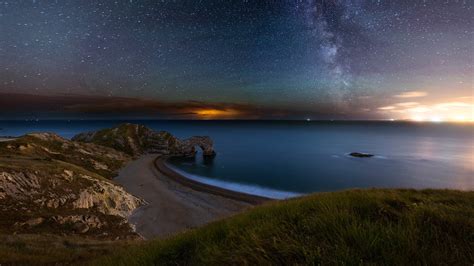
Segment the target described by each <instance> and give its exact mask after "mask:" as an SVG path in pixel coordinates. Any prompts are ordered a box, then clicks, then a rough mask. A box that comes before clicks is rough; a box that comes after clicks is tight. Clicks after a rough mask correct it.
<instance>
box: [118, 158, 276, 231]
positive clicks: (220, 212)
mask: <svg viewBox="0 0 474 266" xmlns="http://www.w3.org/2000/svg"><path fill="white" fill-rule="evenodd" d="M163 159H164V158H163V157H157V155H156V154H148V155H144V156H141V157H140V158H138V159H136V160H133V161H131V162H129V163H128V164H127V165H126V166H124V167H123V168H122V169H121V170H120V171H119V173H118V175H117V176H116V177H115V178H114V179H113V181H114V182H116V183H117V184H119V185H121V186H122V187H123V188H124V189H125V190H126V191H127V192H129V193H130V194H132V195H134V196H136V197H138V198H140V199H142V200H144V201H145V202H146V204H145V205H142V206H140V207H139V208H137V209H135V210H134V211H133V213H132V214H131V215H130V216H129V217H128V218H127V219H128V221H129V223H130V224H132V225H133V226H134V227H135V232H137V233H138V234H139V235H141V236H142V237H143V238H144V239H152V238H166V237H170V236H173V235H176V234H178V233H180V232H183V231H186V230H189V229H193V228H197V227H201V226H203V225H206V224H208V223H210V222H214V221H217V220H220V219H223V218H226V217H229V216H233V215H235V214H238V213H241V212H243V211H245V210H246V209H249V208H252V207H254V206H255V205H258V204H262V203H264V202H266V201H268V200H269V199H266V198H262V197H259V196H253V195H247V194H244V193H239V192H234V191H229V190H226V189H221V188H218V187H213V186H210V185H206V184H201V183H199V182H196V181H193V180H189V179H188V178H185V177H183V176H181V175H179V174H178V173H174V171H172V170H171V169H169V168H167V167H166V166H165V164H164V161H163ZM158 166H160V169H158Z"/></svg>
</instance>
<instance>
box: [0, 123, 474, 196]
mask: <svg viewBox="0 0 474 266" xmlns="http://www.w3.org/2000/svg"><path fill="white" fill-rule="evenodd" d="M122 122H126V121H118V120H104V121H100V120H92V121H2V122H0V127H1V128H3V130H2V131H0V132H1V133H0V135H13V136H18V135H22V134H25V133H27V132H30V131H39V132H44V131H51V132H57V133H58V134H59V135H61V136H63V137H66V138H71V137H72V136H74V135H75V134H77V133H79V132H82V131H88V130H97V129H101V128H107V127H112V126H115V125H117V124H119V123H122ZM129 122H132V123H137V124H144V125H146V126H148V127H150V128H152V129H155V130H166V131H169V132H171V133H172V134H174V135H175V136H177V137H179V138H182V139H184V138H187V137H189V136H192V135H205V136H211V137H212V139H213V141H214V147H215V150H216V152H217V156H216V157H215V158H214V159H213V160H205V159H204V158H203V157H202V156H201V155H200V154H198V155H197V156H196V157H195V158H192V159H180V158H178V159H171V160H170V161H169V165H170V167H172V168H173V169H174V170H175V171H176V172H179V173H181V174H182V175H185V176H186V177H188V178H190V179H193V180H197V181H199V182H203V183H206V184H210V185H214V186H220V187H224V188H227V189H231V190H238V191H240V192H244V193H250V194H256V195H260V196H264V197H270V198H287V197H294V196H298V195H303V194H308V193H311V192H324V191H337V190H343V189H351V188H372V187H377V188H417V189H422V188H452V189H461V190H471V189H474V178H473V176H474V166H473V165H474V157H473V156H472V154H474V140H473V139H472V135H473V134H474V125H473V124H472V123H471V124H449V123H447V124H446V123H440V124H438V123H408V122H370V121H365V122H364V121H360V122H350V121H345V122H344V121H339V122H336V121H333V122H331V121H322V122H318V121H315V122H306V121H153V120H136V121H129ZM198 151H199V149H198ZM351 152H362V153H370V154H374V157H371V158H355V157H352V156H349V153H351ZM380 173H383V175H381V174H380Z"/></svg>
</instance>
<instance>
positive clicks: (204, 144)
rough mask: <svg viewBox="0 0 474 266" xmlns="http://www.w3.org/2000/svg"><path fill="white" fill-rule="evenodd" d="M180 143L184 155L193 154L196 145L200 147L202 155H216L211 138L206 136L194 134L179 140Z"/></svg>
mask: <svg viewBox="0 0 474 266" xmlns="http://www.w3.org/2000/svg"><path fill="white" fill-rule="evenodd" d="M180 144H181V151H182V153H183V155H184V156H189V155H191V156H194V154H195V153H196V146H198V147H200V148H201V149H202V152H203V155H204V156H207V157H213V156H215V155H216V152H215V151H214V144H213V142H212V139H211V138H210V137H207V136H194V137H191V138H188V139H185V140H183V141H181V143H180Z"/></svg>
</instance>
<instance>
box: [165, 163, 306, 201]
mask: <svg viewBox="0 0 474 266" xmlns="http://www.w3.org/2000/svg"><path fill="white" fill-rule="evenodd" d="M166 165H167V166H168V167H169V168H171V169H173V170H174V171H176V172H178V173H180V174H181V175H183V176H185V177H186V178H189V179H192V180H194V181H197V182H200V183H204V184H207V185H211V186H216V187H220V188H224V189H228V190H232V191H237V192H242V193H247V194H251V195H257V196H262V197H267V198H272V199H287V198H293V197H298V196H301V195H303V194H301V193H296V192H291V191H283V190H277V189H271V188H265V187H261V186H256V185H250V184H240V183H234V182H227V181H223V180H217V179H211V178H208V177H204V176H198V175H193V174H190V173H188V172H185V171H183V170H181V169H179V168H177V167H174V166H173V165H170V164H166Z"/></svg>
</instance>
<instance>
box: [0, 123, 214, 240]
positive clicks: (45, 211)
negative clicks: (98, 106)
mask: <svg viewBox="0 0 474 266" xmlns="http://www.w3.org/2000/svg"><path fill="white" fill-rule="evenodd" d="M196 146H198V147H201V149H202V150H203V153H204V155H205V156H213V155H214V154H215V152H214V150H213V144H212V140H211V139H210V138H209V137H192V138H189V139H186V140H180V139H178V138H176V137H174V136H173V135H171V134H170V133H168V132H164V131H159V132H156V131H153V130H151V129H149V128H147V127H145V126H142V125H134V124H122V125H119V126H118V127H115V128H111V129H104V130H100V131H97V132H89V133H82V134H79V135H77V136H75V137H74V138H73V139H72V140H68V139H64V138H62V137H60V136H58V135H56V134H53V133H32V134H27V135H24V136H21V137H18V138H16V139H11V140H9V141H5V142H0V234H57V235H63V236H64V235H80V236H86V237H89V238H94V239H123V238H127V239H130V238H136V237H138V235H137V234H136V233H135V231H134V227H133V225H131V224H130V223H129V222H128V219H127V218H128V217H129V216H130V215H131V214H132V212H133V211H134V210H135V209H136V208H138V207H139V206H141V205H143V204H145V202H144V201H143V200H141V199H139V198H138V197H136V196H134V195H132V194H130V193H129V192H127V191H126V190H125V189H124V188H123V187H122V186H121V185H119V184H117V183H116V182H114V181H113V180H112V178H113V177H115V176H117V173H118V171H119V169H121V168H122V167H123V166H124V165H125V164H127V163H128V162H130V161H131V160H133V159H134V158H137V157H139V156H140V155H143V154H147V153H153V154H160V155H166V156H187V157H189V156H194V155H195V153H196V150H195V147H196Z"/></svg>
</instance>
